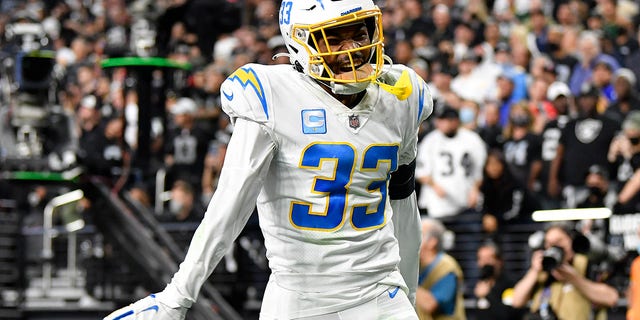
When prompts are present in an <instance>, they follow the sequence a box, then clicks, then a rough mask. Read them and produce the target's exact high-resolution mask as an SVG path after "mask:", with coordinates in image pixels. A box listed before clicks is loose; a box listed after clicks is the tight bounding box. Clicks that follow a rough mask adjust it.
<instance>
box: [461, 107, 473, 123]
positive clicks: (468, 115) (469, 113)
mask: <svg viewBox="0 0 640 320" xmlns="http://www.w3.org/2000/svg"><path fill="white" fill-rule="evenodd" d="M475 116H476V112H475V111H473V109H471V108H467V107H462V108H461V109H460V121H461V122H462V123H472V122H473V120H474V119H475Z"/></svg>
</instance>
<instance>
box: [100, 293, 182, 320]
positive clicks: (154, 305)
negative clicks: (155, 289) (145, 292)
mask: <svg viewBox="0 0 640 320" xmlns="http://www.w3.org/2000/svg"><path fill="white" fill-rule="evenodd" d="M186 314H187V308H184V307H179V308H170V307H168V306H166V305H164V304H163V303H161V302H160V301H158V300H157V299H156V295H155V294H152V295H149V296H147V297H146V298H144V299H140V300H138V301H137V302H135V303H132V304H130V305H128V306H126V307H123V308H120V309H118V310H116V311H114V312H112V313H111V314H109V315H108V316H106V317H105V318H104V320H116V319H117V320H184V318H185V316H186Z"/></svg>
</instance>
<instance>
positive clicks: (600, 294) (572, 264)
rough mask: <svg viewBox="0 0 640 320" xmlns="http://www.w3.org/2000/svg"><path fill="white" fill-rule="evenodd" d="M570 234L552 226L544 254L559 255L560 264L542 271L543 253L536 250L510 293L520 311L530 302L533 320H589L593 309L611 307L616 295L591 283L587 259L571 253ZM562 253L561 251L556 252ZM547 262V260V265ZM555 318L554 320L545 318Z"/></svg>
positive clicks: (560, 227)
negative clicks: (522, 275) (551, 316)
mask: <svg viewBox="0 0 640 320" xmlns="http://www.w3.org/2000/svg"><path fill="white" fill-rule="evenodd" d="M572 244H573V239H572V230H571V229H570V228H568V227H567V226H566V224H553V225H551V226H550V227H549V228H547V230H546V231H545V234H544V250H547V252H549V251H548V250H549V248H552V247H554V249H551V250H552V251H556V252H561V253H560V254H558V255H556V258H555V259H558V260H559V261H558V262H559V263H558V265H557V266H555V267H554V268H552V269H551V270H544V269H543V259H544V251H543V250H536V251H535V252H533V255H532V257H531V266H530V267H529V270H528V271H527V273H526V274H525V275H524V277H523V278H522V279H520V281H518V283H517V284H516V286H515V287H514V291H513V306H514V307H516V308H522V307H525V306H526V305H527V303H528V302H531V305H530V311H531V313H532V314H534V315H535V316H537V317H538V318H534V319H539V318H542V319H575V320H587V319H592V318H591V317H592V316H593V314H594V312H595V311H594V308H595V309H596V310H597V309H600V308H606V307H612V306H614V305H615V304H616V303H617V301H618V297H619V295H618V291H617V290H616V289H615V288H613V287H611V286H609V285H608V284H605V283H601V282H596V281H594V280H592V279H590V275H589V273H588V270H589V268H588V264H589V261H588V258H587V256H585V255H582V254H577V253H575V252H574V251H573V249H572ZM559 250H561V251H559ZM548 260H549V258H547V261H548ZM550 315H555V317H553V318H548V317H549V316H550Z"/></svg>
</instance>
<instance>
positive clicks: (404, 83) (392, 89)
mask: <svg viewBox="0 0 640 320" xmlns="http://www.w3.org/2000/svg"><path fill="white" fill-rule="evenodd" d="M374 83H375V84H377V85H379V86H380V88H382V89H383V90H384V91H386V92H389V93H391V94H392V95H394V96H396V97H397V98H398V99H399V100H405V99H407V98H409V96H410V95H411V90H412V86H411V78H409V72H407V70H404V71H402V74H401V75H400V78H398V81H396V83H394V84H393V85H390V84H386V83H382V82H378V81H374Z"/></svg>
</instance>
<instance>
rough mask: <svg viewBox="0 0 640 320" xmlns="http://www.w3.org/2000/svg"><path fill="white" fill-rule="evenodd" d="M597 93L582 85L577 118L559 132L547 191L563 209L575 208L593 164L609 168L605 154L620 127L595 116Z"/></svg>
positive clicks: (593, 88)
mask: <svg viewBox="0 0 640 320" xmlns="http://www.w3.org/2000/svg"><path fill="white" fill-rule="evenodd" d="M598 97H599V92H598V90H597V89H596V88H595V87H593V86H585V87H584V88H583V89H582V91H581V93H580V95H579V97H578V100H577V106H578V118H577V119H573V120H570V121H569V123H567V125H566V127H565V128H564V129H563V130H562V136H561V137H560V143H559V145H558V148H557V150H556V157H555V158H554V159H553V161H552V163H551V169H550V173H549V185H548V192H549V195H550V196H551V197H554V198H557V197H560V196H561V193H562V197H563V200H564V201H565V202H566V203H565V204H566V206H568V207H570V208H575V205H576V203H575V191H576V188H581V187H584V178H585V177H586V175H587V172H588V170H589V167H590V166H591V165H594V164H598V165H601V166H605V167H606V166H608V165H609V162H608V160H607V151H608V150H609V145H610V144H611V141H612V140H613V137H614V136H615V134H616V132H617V131H618V130H619V128H620V125H619V124H618V123H616V122H615V121H613V120H610V119H609V118H606V117H604V116H602V115H600V114H598V112H597V109H596V104H597V103H598Z"/></svg>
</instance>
